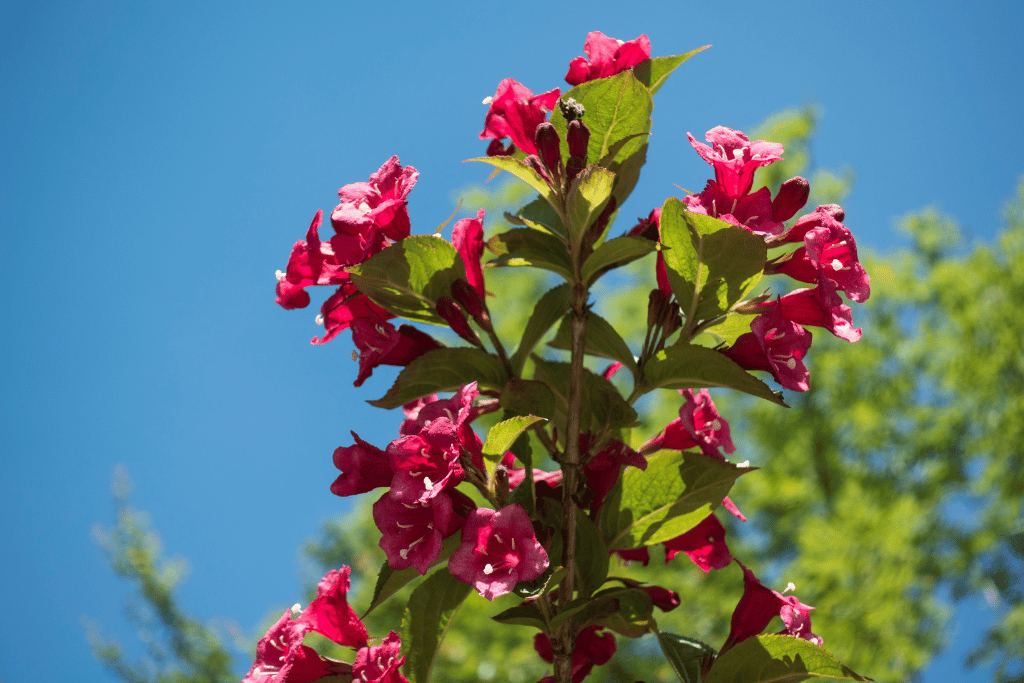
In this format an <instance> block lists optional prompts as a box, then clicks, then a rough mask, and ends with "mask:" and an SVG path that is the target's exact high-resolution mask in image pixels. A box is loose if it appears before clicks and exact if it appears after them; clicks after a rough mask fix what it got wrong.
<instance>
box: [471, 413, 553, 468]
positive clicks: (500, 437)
mask: <svg viewBox="0 0 1024 683" xmlns="http://www.w3.org/2000/svg"><path fill="white" fill-rule="evenodd" d="M543 419H544V418H543V417H537V416H535V415H525V416H518V417H512V418H509V419H507V420H502V421H501V422H499V423H498V424H496V425H494V426H493V427H491V428H490V429H489V430H488V431H487V441H486V443H484V448H483V452H484V457H485V458H488V459H490V460H495V461H497V460H501V458H502V457H503V456H504V455H505V453H507V452H508V450H509V449H510V448H512V444H513V443H514V442H515V440H516V439H518V438H519V435H520V434H522V433H523V432H524V431H526V430H527V429H529V428H530V426H531V425H532V424H534V423H536V422H540V421H541V420H543Z"/></svg>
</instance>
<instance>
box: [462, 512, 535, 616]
mask: <svg viewBox="0 0 1024 683" xmlns="http://www.w3.org/2000/svg"><path fill="white" fill-rule="evenodd" d="M547 567H548V554H547V553H546V552H545V551H544V548H543V547H541V544H540V543H538V542H537V537H536V536H535V534H534V531H533V524H531V523H530V517H529V516H528V515H527V514H526V510H524V509H523V507H522V506H521V505H517V504H512V505H506V506H505V507H503V508H502V509H500V510H498V511H494V510H490V509H487V508H477V509H475V510H473V512H471V513H470V515H469V517H468V518H467V520H466V525H465V526H464V527H462V545H460V546H459V547H458V548H457V549H456V550H455V552H454V553H453V554H452V557H451V559H450V560H449V561H448V570H449V571H450V572H451V573H452V576H454V577H455V578H456V579H458V580H459V581H462V582H463V583H468V584H470V585H471V586H473V588H475V589H476V591H477V593H479V594H480V595H481V596H483V597H485V598H487V599H488V600H494V599H495V598H498V597H501V596H502V595H505V594H506V593H510V592H511V591H512V589H513V588H514V587H515V585H516V584H517V583H519V582H521V581H531V580H533V579H536V578H537V577H538V576H540V575H541V574H543V573H544V570H545V569H547Z"/></svg>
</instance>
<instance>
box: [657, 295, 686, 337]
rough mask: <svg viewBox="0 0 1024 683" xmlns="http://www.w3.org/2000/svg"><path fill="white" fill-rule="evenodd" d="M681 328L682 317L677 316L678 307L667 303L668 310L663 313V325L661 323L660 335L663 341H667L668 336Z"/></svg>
mask: <svg viewBox="0 0 1024 683" xmlns="http://www.w3.org/2000/svg"><path fill="white" fill-rule="evenodd" d="M682 326H683V316H681V315H680V314H679V306H677V305H676V304H673V303H672V302H669V305H668V310H667V311H666V313H665V318H664V323H662V326H661V329H662V335H663V338H664V339H668V338H669V336H671V334H672V333H673V332H675V331H676V330H678V329H679V328H680V327H682Z"/></svg>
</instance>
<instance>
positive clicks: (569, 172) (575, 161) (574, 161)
mask: <svg viewBox="0 0 1024 683" xmlns="http://www.w3.org/2000/svg"><path fill="white" fill-rule="evenodd" d="M586 165H587V162H586V161H584V160H583V159H581V158H580V157H569V159H568V160H567V161H566V162H565V181H566V182H565V186H566V187H567V188H568V187H569V183H571V182H572V180H573V178H575V177H576V176H578V175H579V174H580V171H582V170H583V169H584V168H585V167H586Z"/></svg>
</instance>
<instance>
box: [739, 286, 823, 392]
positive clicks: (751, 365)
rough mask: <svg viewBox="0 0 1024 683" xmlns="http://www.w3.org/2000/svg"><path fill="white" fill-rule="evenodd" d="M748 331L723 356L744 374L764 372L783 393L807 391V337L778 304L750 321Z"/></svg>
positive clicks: (808, 374) (808, 346) (809, 341)
mask: <svg viewBox="0 0 1024 683" xmlns="http://www.w3.org/2000/svg"><path fill="white" fill-rule="evenodd" d="M750 329H751V331H750V332H747V333H746V334H742V335H740V336H739V338H738V339H736V342H735V343H734V344H733V345H732V347H730V348H729V349H727V350H726V351H724V352H723V353H725V355H726V356H728V357H729V358H731V359H732V360H733V361H734V362H735V363H736V364H737V365H739V366H740V367H741V368H743V369H745V370H767V371H768V372H770V373H772V377H774V378H775V381H776V382H778V383H779V384H781V385H782V386H783V387H785V388H786V389H790V390H792V391H807V390H808V389H809V388H810V385H809V384H808V379H809V378H810V373H809V372H808V371H807V367H806V366H805V365H804V364H803V357H804V356H805V355H806V354H807V349H809V348H810V347H811V333H810V332H808V331H807V330H805V329H804V328H803V327H801V326H800V325H798V324H796V323H795V322H793V321H791V320H787V319H786V317H785V316H784V314H783V311H782V305H781V304H779V302H778V301H775V302H773V303H772V305H771V306H769V307H768V308H767V309H766V311H765V313H762V314H761V315H759V316H757V317H756V318H754V319H753V320H752V321H751V322H750Z"/></svg>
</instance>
